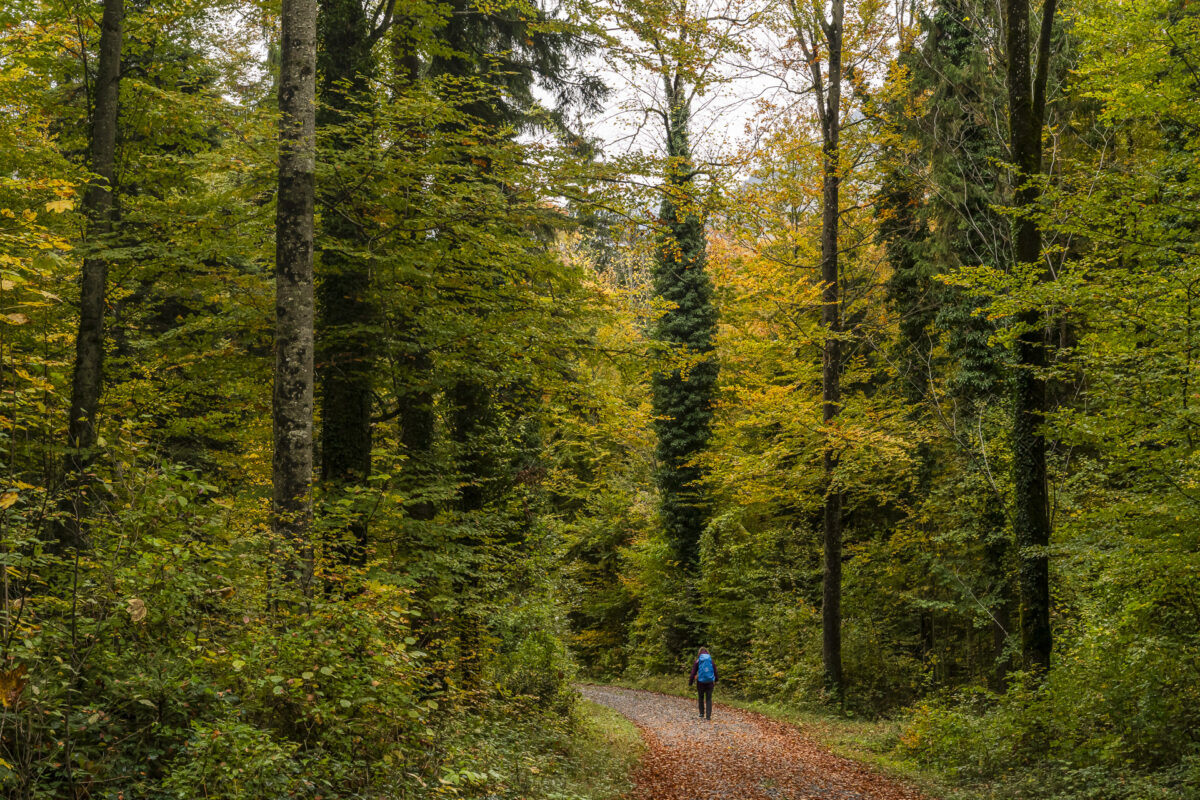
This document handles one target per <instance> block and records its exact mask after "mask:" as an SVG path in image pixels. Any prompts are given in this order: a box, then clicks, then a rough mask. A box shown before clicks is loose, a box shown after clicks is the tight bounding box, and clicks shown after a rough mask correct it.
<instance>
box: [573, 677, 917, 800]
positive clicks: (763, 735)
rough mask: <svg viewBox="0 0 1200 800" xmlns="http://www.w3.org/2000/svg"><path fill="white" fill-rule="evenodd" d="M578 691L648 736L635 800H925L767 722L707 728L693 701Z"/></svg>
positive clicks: (750, 716) (716, 715)
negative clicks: (631, 723) (620, 716)
mask: <svg viewBox="0 0 1200 800" xmlns="http://www.w3.org/2000/svg"><path fill="white" fill-rule="evenodd" d="M579 691H580V693H581V694H582V695H583V696H584V697H585V698H587V699H588V700H591V701H592V702H594V703H600V704H601V705H605V706H608V707H609V708H611V709H613V710H615V711H617V712H619V713H621V714H623V715H625V716H626V717H628V718H629V719H630V720H632V721H633V723H634V724H636V725H637V726H638V728H639V729H641V732H642V737H643V738H644V739H645V740H646V745H647V747H648V751H647V753H646V756H645V758H644V759H643V760H642V764H641V767H640V768H639V769H638V772H637V775H636V776H635V781H636V787H635V788H634V790H633V792H632V793H631V794H630V795H629V797H630V798H631V800H925V798H924V795H922V794H921V793H920V792H918V791H916V790H915V789H912V788H908V787H905V786H902V785H900V784H897V783H896V782H894V781H892V780H889V779H888V778H885V777H883V776H882V775H878V774H876V773H874V772H871V771H870V770H869V769H868V768H867V767H865V766H863V765H862V764H859V763H857V762H855V761H850V760H849V759H845V758H841V757H839V756H835V755H834V754H832V753H830V752H829V751H828V750H827V749H825V748H824V747H822V746H821V745H819V744H817V743H815V742H813V741H812V740H810V739H807V738H805V737H804V736H803V735H802V734H801V733H800V731H799V730H797V729H796V728H795V727H794V726H792V725H788V724H786V723H783V722H777V721H775V720H772V719H769V718H767V717H764V716H762V715H761V714H754V713H751V712H748V711H740V710H738V709H735V708H730V707H728V706H724V705H714V706H713V718H712V721H711V722H705V721H703V720H701V719H699V718H698V714H697V710H696V700H695V699H694V698H682V697H671V696H669V695H663V694H656V693H654V692H643V691H636V690H633V689H618V688H614V687H609V686H581V687H580V688H579Z"/></svg>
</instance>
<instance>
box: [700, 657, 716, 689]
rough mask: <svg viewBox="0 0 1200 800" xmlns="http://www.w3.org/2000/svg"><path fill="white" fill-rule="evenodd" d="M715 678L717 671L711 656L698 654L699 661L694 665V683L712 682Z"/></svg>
mask: <svg viewBox="0 0 1200 800" xmlns="http://www.w3.org/2000/svg"><path fill="white" fill-rule="evenodd" d="M716 679H717V671H716V669H714V668H713V660H712V656H710V655H709V654H708V653H701V654H700V663H699V664H697V665H696V683H712V682H713V681H715V680H716Z"/></svg>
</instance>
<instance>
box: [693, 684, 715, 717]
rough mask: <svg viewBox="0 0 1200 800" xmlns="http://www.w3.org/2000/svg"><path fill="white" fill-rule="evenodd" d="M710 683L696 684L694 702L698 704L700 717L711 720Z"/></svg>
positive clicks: (711, 686) (711, 687)
mask: <svg viewBox="0 0 1200 800" xmlns="http://www.w3.org/2000/svg"><path fill="white" fill-rule="evenodd" d="M712 689H713V685H712V683H700V682H699V681H697V682H696V692H697V694H696V700H697V701H699V704H700V716H702V717H704V718H705V719H712Z"/></svg>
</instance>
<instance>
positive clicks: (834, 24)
mask: <svg viewBox="0 0 1200 800" xmlns="http://www.w3.org/2000/svg"><path fill="white" fill-rule="evenodd" d="M844 10H845V5H844V1H843V0H834V2H833V4H832V6H831V8H830V19H829V22H828V23H827V24H824V25H822V27H823V28H824V31H825V39H826V44H827V45H828V51H829V67H828V70H827V73H826V75H827V80H828V85H827V86H826V95H825V98H824V106H825V107H824V112H823V113H822V114H821V134H822V142H821V156H822V158H821V180H822V191H821V284H822V292H821V321H822V322H823V323H824V324H825V330H826V338H825V352H824V358H823V364H822V371H821V418H822V420H823V421H824V424H825V428H826V443H825V455H824V459H823V460H824V467H825V514H824V569H823V579H824V580H823V591H822V598H821V660H822V664H823V666H824V671H825V686H826V688H827V689H828V690H829V691H830V692H831V693H832V694H833V695H834V696H835V697H838V698H839V699H840V698H841V696H842V492H841V490H840V488H839V487H838V486H837V483H836V480H835V473H836V471H837V466H838V453H837V448H836V447H835V446H834V445H833V443H832V442H831V441H830V440H829V439H830V437H831V433H832V432H831V430H830V429H831V427H832V425H833V422H834V420H835V419H836V418H837V416H838V414H839V413H840V412H841V408H842V387H841V371H842V342H841V332H842V325H841V301H840V298H839V295H838V281H839V279H840V273H839V265H838V222H839V219H840V217H841V208H840V206H841V167H840V164H839V161H840V158H841V102H842V19H843V16H844ZM818 102H820V100H818Z"/></svg>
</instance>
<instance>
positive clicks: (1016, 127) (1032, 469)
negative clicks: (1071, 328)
mask: <svg viewBox="0 0 1200 800" xmlns="http://www.w3.org/2000/svg"><path fill="white" fill-rule="evenodd" d="M1055 5H1056V0H1046V3H1045V5H1044V6H1043V8H1042V24H1041V32H1040V35H1039V36H1038V42H1037V58H1038V61H1037V73H1036V75H1034V74H1033V72H1032V69H1031V64H1030V59H1031V53H1030V45H1031V42H1030V35H1031V30H1030V20H1029V17H1030V15H1029V0H1008V3H1007V15H1006V24H1007V28H1006V41H1007V49H1008V104H1009V105H1008V114H1009V136H1010V142H1011V148H1012V153H1011V156H1012V161H1013V164H1014V165H1015V166H1016V170H1017V175H1016V180H1017V187H1016V191H1015V193H1014V197H1013V205H1014V206H1015V207H1016V208H1017V210H1018V211H1019V212H1021V213H1020V215H1019V216H1018V217H1017V219H1016V221H1015V223H1014V226H1015V230H1014V234H1015V235H1014V243H1013V244H1014V248H1013V249H1014V254H1013V255H1014V260H1015V262H1016V264H1017V267H1018V268H1025V269H1033V270H1034V271H1035V272H1036V274H1037V275H1038V276H1039V280H1043V281H1044V280H1046V279H1047V277H1048V276H1047V275H1046V274H1045V270H1044V269H1043V268H1042V267H1041V266H1039V265H1040V264H1041V262H1042V232H1041V229H1040V228H1039V227H1038V222H1037V220H1036V219H1035V218H1034V217H1033V216H1032V212H1033V211H1034V207H1035V206H1036V205H1037V202H1038V198H1039V196H1040V186H1039V184H1038V181H1039V179H1040V176H1041V172H1042V126H1043V121H1044V118H1045V110H1046V79H1047V74H1048V69H1049V61H1050V33H1051V30H1052V28H1053V24H1054V11H1055ZM1017 324H1018V325H1019V326H1020V331H1019V335H1018V336H1017V341H1016V352H1015V360H1016V364H1015V370H1014V376H1013V387H1014V408H1013V430H1012V448H1013V486H1014V493H1015V496H1014V510H1013V529H1014V534H1015V538H1016V544H1017V548H1018V559H1019V565H1020V566H1019V586H1020V596H1021V645H1022V647H1021V649H1022V653H1023V655H1024V659H1025V663H1026V666H1028V667H1030V668H1031V669H1034V670H1035V671H1038V672H1042V673H1044V672H1045V671H1046V670H1047V669H1049V667H1050V651H1051V648H1052V646H1053V639H1052V636H1051V630H1050V575H1049V566H1050V561H1049V554H1048V553H1047V548H1048V547H1049V545H1050V503H1049V497H1048V493H1047V487H1046V440H1045V438H1044V436H1043V434H1042V433H1041V432H1040V431H1039V427H1040V426H1041V425H1042V423H1043V421H1044V417H1045V414H1046V381H1045V378H1044V377H1043V374H1042V373H1043V371H1044V370H1045V367H1046V363H1047V361H1046V320H1045V319H1044V317H1043V315H1042V313H1041V312H1040V311H1039V310H1038V309H1037V308H1030V309H1027V310H1025V311H1022V312H1021V313H1020V314H1019V315H1018V318H1017Z"/></svg>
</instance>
